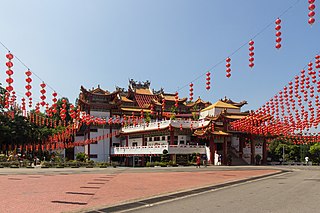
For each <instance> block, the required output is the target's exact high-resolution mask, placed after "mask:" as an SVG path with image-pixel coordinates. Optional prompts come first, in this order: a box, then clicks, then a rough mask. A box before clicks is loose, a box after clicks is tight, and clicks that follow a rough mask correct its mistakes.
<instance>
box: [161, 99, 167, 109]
mask: <svg viewBox="0 0 320 213" xmlns="http://www.w3.org/2000/svg"><path fill="white" fill-rule="evenodd" d="M161 107H162V111H164V109H165V107H166V99H164V97H163V98H162V104H161Z"/></svg>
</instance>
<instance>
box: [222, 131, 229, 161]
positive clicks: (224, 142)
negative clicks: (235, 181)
mask: <svg viewBox="0 0 320 213" xmlns="http://www.w3.org/2000/svg"><path fill="white" fill-rule="evenodd" d="M227 149H228V147H227V138H226V137H225V136H223V156H222V158H223V160H222V162H223V164H224V165H227V161H228V158H227V157H228V150H227Z"/></svg>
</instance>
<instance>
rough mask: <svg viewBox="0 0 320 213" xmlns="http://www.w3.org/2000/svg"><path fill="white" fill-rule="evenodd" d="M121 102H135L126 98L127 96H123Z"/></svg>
mask: <svg viewBox="0 0 320 213" xmlns="http://www.w3.org/2000/svg"><path fill="white" fill-rule="evenodd" d="M121 101H124V102H133V100H130V99H128V98H127V97H125V96H121Z"/></svg>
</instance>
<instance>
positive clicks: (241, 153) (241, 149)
mask: <svg viewBox="0 0 320 213" xmlns="http://www.w3.org/2000/svg"><path fill="white" fill-rule="evenodd" d="M242 156H243V137H242V136H240V137H239V157H240V158H242Z"/></svg>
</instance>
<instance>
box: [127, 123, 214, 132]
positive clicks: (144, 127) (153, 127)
mask: <svg viewBox="0 0 320 213" xmlns="http://www.w3.org/2000/svg"><path fill="white" fill-rule="evenodd" d="M208 124H209V121H191V120H165V121H159V122H151V123H149V124H147V123H142V124H138V125H136V126H126V127H123V128H122V131H123V132H125V133H130V132H136V131H147V130H149V131H150V130H156V129H158V128H160V129H164V128H167V127H169V125H171V126H172V127H175V128H183V129H190V128H191V127H192V128H193V129H197V128H201V127H206V126H207V125H208Z"/></svg>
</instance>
